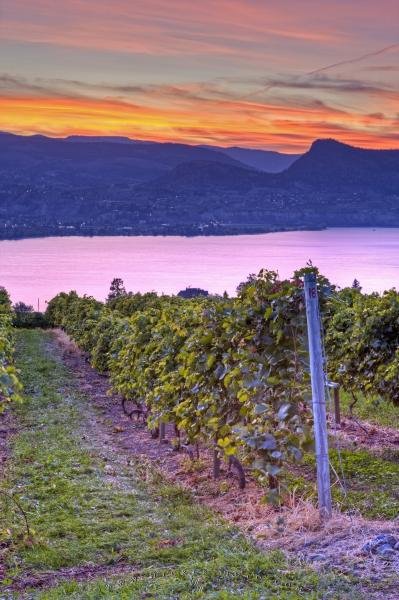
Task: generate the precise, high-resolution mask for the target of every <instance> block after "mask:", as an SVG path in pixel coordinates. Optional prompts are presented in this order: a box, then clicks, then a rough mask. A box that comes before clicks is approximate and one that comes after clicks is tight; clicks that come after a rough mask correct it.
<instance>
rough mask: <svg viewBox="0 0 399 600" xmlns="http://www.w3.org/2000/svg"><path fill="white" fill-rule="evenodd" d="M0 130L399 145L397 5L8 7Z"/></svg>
mask: <svg viewBox="0 0 399 600" xmlns="http://www.w3.org/2000/svg"><path fill="white" fill-rule="evenodd" d="M0 130H4V131H10V132H14V133H22V134H33V133H42V134H46V135H54V136H65V135H70V134H76V133H81V134H88V135H125V136H129V137H132V138H139V139H147V140H159V141H181V142H187V143H192V144H219V145H224V146H227V145H241V146H247V147H253V148H265V149H274V150H281V151H286V152H297V151H303V150H305V149H307V148H308V147H309V145H310V144H311V142H312V141H313V140H314V139H315V138H319V137H334V138H336V139H339V140H341V141H343V142H347V143H351V144H354V145H358V146H363V147H376V148H398V147H399V1H398V0H379V1H378V2H377V1H371V0H352V1H350V0H331V1H324V0H318V1H315V0H278V1H272V2H269V1H267V0H201V1H197V2H192V1H182V0H112V1H111V0H95V1H94V0H68V1H66V0H0Z"/></svg>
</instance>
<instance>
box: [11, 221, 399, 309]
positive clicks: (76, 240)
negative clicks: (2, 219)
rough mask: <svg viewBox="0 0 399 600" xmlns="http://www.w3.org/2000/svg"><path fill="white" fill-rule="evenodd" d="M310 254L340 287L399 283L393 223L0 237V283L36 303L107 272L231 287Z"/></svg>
mask: <svg viewBox="0 0 399 600" xmlns="http://www.w3.org/2000/svg"><path fill="white" fill-rule="evenodd" d="M309 259H311V260H312V261H313V264H315V265H317V266H318V267H319V268H320V270H321V271H322V273H323V274H325V275H326V276H328V277H329V278H330V280H331V281H332V282H334V283H336V284H338V285H340V286H346V285H351V284H352V281H353V279H354V278H357V279H358V280H359V281H360V283H361V285H362V286H363V289H364V290H365V291H374V290H375V291H383V290H384V289H388V288H391V287H396V286H399V229H327V230H324V231H296V232H282V233H269V234H262V235H243V236H225V237H193V238H184V237H93V238H88V237H61V238H40V239H27V240H17V241H1V242H0V285H3V286H5V287H6V288H7V289H8V290H9V292H10V293H11V296H12V299H13V301H14V302H16V301H19V300H22V301H24V302H28V303H29V304H33V305H34V306H35V307H37V305H38V302H39V306H40V309H41V310H43V309H44V308H45V302H46V300H50V299H51V298H52V297H53V296H54V295H55V294H57V293H58V292H60V291H70V290H71V289H74V290H76V291H77V292H78V293H79V294H90V295H93V296H95V297H96V298H99V299H104V298H105V297H106V295H107V292H108V289H109V284H110V282H111V280H112V279H113V278H114V277H121V278H122V279H123V280H124V282H125V286H126V288H127V289H128V290H131V291H134V292H136V291H140V292H146V291H151V290H155V291H157V292H165V293H168V294H170V293H177V292H178V291H179V290H181V289H184V288H185V287H187V286H192V287H202V288H204V289H206V290H209V291H210V292H214V293H223V292H224V291H225V290H226V291H227V292H228V293H229V294H233V293H234V291H235V289H236V287H237V285H238V284H239V283H240V282H241V281H244V280H245V279H246V278H247V275H249V274H250V273H256V272H258V271H259V270H260V269H261V268H262V267H265V268H268V269H274V270H278V272H279V273H280V276H282V277H286V276H289V275H291V274H292V273H293V271H294V270H295V269H297V268H300V267H302V266H304V265H305V263H306V261H307V260H309Z"/></svg>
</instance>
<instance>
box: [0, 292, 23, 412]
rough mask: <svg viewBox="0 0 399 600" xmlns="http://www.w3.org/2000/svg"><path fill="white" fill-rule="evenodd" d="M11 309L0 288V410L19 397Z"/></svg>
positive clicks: (7, 298) (6, 295)
mask: <svg viewBox="0 0 399 600" xmlns="http://www.w3.org/2000/svg"><path fill="white" fill-rule="evenodd" d="M12 320H13V311H12V306H11V301H10V298H9V296H8V293H7V291H6V290H5V289H4V288H0V412H1V411H2V410H4V407H5V404H6V403H7V402H10V401H11V400H17V399H19V396H18V393H19V391H20V387H21V386H20V383H19V381H18V376H17V372H16V369H15V366H14V349H15V348H14V333H13V327H12Z"/></svg>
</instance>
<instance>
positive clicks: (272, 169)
mask: <svg viewBox="0 0 399 600" xmlns="http://www.w3.org/2000/svg"><path fill="white" fill-rule="evenodd" d="M206 147H207V148H212V146H206ZM213 148H214V149H217V150H219V152H223V153H224V154H227V156H230V157H231V158H234V159H235V160H238V161H240V162H241V163H243V164H245V165H247V166H250V167H253V168H254V169H257V170H258V171H265V172H266V173H281V171H285V169H288V167H289V166H291V165H292V163H293V162H295V161H296V160H298V158H300V157H301V156H302V154H283V153H282V152H272V151H271V150H253V149H251V148H239V147H236V146H233V147H230V148H222V147H217V148H216V147H213Z"/></svg>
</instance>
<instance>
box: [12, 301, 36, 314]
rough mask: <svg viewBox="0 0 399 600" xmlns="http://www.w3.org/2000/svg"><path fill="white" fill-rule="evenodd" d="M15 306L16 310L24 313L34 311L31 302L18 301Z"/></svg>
mask: <svg viewBox="0 0 399 600" xmlns="http://www.w3.org/2000/svg"><path fill="white" fill-rule="evenodd" d="M13 308H14V310H15V312H23V313H29V312H33V306H32V305H31V304H25V302H17V303H16V304H14V307H13Z"/></svg>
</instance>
